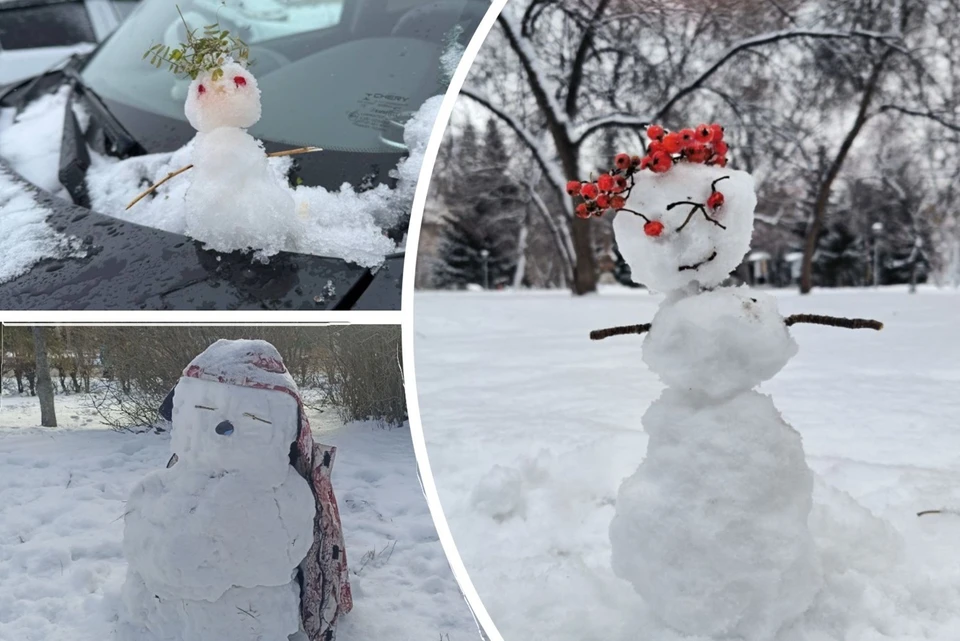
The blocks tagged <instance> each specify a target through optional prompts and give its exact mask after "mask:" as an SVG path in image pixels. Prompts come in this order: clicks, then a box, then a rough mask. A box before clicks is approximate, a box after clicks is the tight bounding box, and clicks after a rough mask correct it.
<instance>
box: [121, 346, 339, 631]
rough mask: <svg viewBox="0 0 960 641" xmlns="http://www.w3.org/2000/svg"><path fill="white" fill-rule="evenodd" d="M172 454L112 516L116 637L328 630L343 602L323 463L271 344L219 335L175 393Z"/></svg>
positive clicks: (329, 452) (335, 520) (327, 459)
mask: <svg viewBox="0 0 960 641" xmlns="http://www.w3.org/2000/svg"><path fill="white" fill-rule="evenodd" d="M172 421H173V430H172V436H171V447H172V449H173V452H174V454H173V456H172V457H171V459H170V462H169V463H168V464H167V467H166V469H161V470H157V471H155V472H152V473H151V474H148V475H147V476H146V477H145V478H144V479H143V480H142V481H141V482H140V483H138V484H137V485H136V487H134V489H133V491H132V492H131V494H130V498H129V500H128V501H127V506H126V513H125V514H124V533H123V534H124V536H123V550H124V555H125V556H126V559H127V563H128V567H127V577H126V582H125V583H124V585H123V589H122V593H121V598H122V604H123V609H122V613H121V625H122V626H123V628H122V630H123V632H122V635H121V636H122V638H127V639H130V640H131V641H133V640H136V641H200V640H207V639H209V640H221V639H222V640H226V639H229V640H230V641H261V640H266V639H270V640H272V641H282V640H285V639H287V638H288V637H290V636H291V635H299V638H301V639H304V638H305V639H306V640H307V641H332V640H333V639H334V635H335V632H336V625H337V620H338V618H339V616H340V615H341V614H345V613H346V612H349V610H350V609H351V606H352V598H351V592H350V584H349V581H348V574H347V565H346V555H345V551H344V543H343V533H342V530H341V526H340V516H339V512H338V510H337V504H336V499H335V498H334V494H333V487H332V485H331V483H330V472H331V468H332V466H333V459H334V455H335V452H336V449H335V448H333V447H328V446H323V445H320V444H317V443H314V441H313V438H312V436H311V432H310V424H309V422H308V421H307V418H306V416H305V414H304V411H303V403H302V401H301V399H300V396H299V392H298V391H297V386H296V384H295V383H294V381H293V378H292V377H291V376H290V374H289V372H288V371H287V370H286V368H285V366H284V364H283V360H282V358H281V357H280V354H279V353H278V352H277V350H276V348H274V347H273V345H271V344H269V343H267V342H265V341H259V340H239V341H227V340H220V341H217V342H215V343H213V344H212V345H211V346H210V347H208V348H207V349H206V350H205V351H204V352H203V353H201V354H200V355H199V356H197V357H196V358H194V359H193V361H192V362H191V363H190V364H189V365H188V366H187V367H186V369H185V370H184V372H183V376H182V377H181V378H180V381H179V382H178V383H177V386H176V388H174V391H173V410H172Z"/></svg>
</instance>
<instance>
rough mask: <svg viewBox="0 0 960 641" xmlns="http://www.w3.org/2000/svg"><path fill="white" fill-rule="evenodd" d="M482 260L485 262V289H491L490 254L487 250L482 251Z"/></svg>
mask: <svg viewBox="0 0 960 641" xmlns="http://www.w3.org/2000/svg"><path fill="white" fill-rule="evenodd" d="M480 259H481V260H482V261H483V288H484V289H490V269H489V264H488V263H489V261H490V252H489V251H488V250H486V249H481V250H480Z"/></svg>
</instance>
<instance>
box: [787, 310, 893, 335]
mask: <svg viewBox="0 0 960 641" xmlns="http://www.w3.org/2000/svg"><path fill="white" fill-rule="evenodd" d="M783 322H784V323H786V325H787V327H790V326H791V325H796V324H797V323H809V324H811V325H827V326H828V327H842V328H844V329H875V330H877V331H880V330H881V329H883V323H881V322H880V321H876V320H872V319H869V318H842V317H840V316H821V315H819V314H791V315H790V316H787V317H786V318H785V319H783Z"/></svg>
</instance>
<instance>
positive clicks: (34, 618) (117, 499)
mask: <svg viewBox="0 0 960 641" xmlns="http://www.w3.org/2000/svg"><path fill="white" fill-rule="evenodd" d="M80 398H81V397H79V396H57V398H56V402H57V417H58V419H59V422H60V424H61V426H62V427H59V428H54V429H47V428H39V427H36V426H38V425H39V424H40V410H39V405H38V404H37V401H36V399H35V398H29V397H15V396H3V397H2V398H0V400H2V407H0V640H3V641H8V640H9V641H13V640H17V641H103V640H105V639H110V638H112V636H113V628H114V617H115V613H116V611H117V607H118V602H117V599H118V594H119V590H120V586H121V584H122V583H123V580H124V575H125V572H126V563H125V561H124V559H123V555H122V548H121V540H122V536H123V518H122V517H123V513H124V501H125V500H126V498H127V495H128V493H129V491H130V489H131V487H132V486H133V485H134V484H135V483H136V482H138V481H139V480H140V479H141V478H142V477H143V476H144V475H145V474H146V473H147V472H150V471H152V470H155V469H158V468H161V467H163V466H164V465H165V464H166V462H167V459H169V458H170V450H169V443H170V439H169V436H167V435H156V434H130V433H121V432H115V431H112V430H110V429H106V428H104V427H103V426H102V425H101V424H100V423H99V420H98V417H97V416H96V414H95V413H94V412H93V410H91V409H89V408H87V407H85V406H83V404H82V403H80V402H79V399H80ZM310 421H311V424H312V426H313V431H314V437H315V439H316V440H317V441H320V442H323V443H327V444H331V445H336V446H337V447H338V448H339V450H338V452H337V460H336V465H335V467H334V472H333V484H334V488H335V490H336V492H337V499H338V501H339V505H340V513H341V517H342V519H343V527H344V536H345V538H346V546H347V555H348V556H347V558H348V561H349V564H350V574H351V577H350V578H351V584H352V586H353V596H354V609H353V611H352V612H350V613H349V614H348V615H346V616H345V617H343V618H342V619H341V622H340V626H339V628H338V634H337V639H338V640H340V641H368V640H372V639H391V640H410V641H414V640H416V641H424V640H431V639H433V640H435V639H438V638H440V639H443V640H444V641H446V640H447V639H449V640H450V641H468V640H472V639H476V638H478V637H479V634H478V632H477V629H476V626H475V624H474V622H473V617H472V615H471V614H470V611H469V608H468V606H467V605H466V603H465V602H464V600H463V598H462V597H461V595H460V592H459V589H458V587H457V584H456V581H455V579H454V578H453V574H452V573H451V571H450V569H449V567H448V565H447V562H446V557H445V556H444V554H443V550H442V548H441V546H440V544H439V542H438V540H437V534H436V530H435V529H434V526H433V521H432V519H431V517H430V513H429V510H428V509H427V505H426V502H425V500H424V498H423V494H422V492H421V489H420V485H419V482H418V480H417V475H416V462H415V459H414V454H413V447H412V443H411V441H410V431H409V430H408V429H406V428H398V429H391V430H384V429H380V428H379V427H377V426H375V425H373V424H371V423H352V424H349V425H342V424H341V423H340V421H339V420H338V419H337V418H336V416H335V415H334V414H333V412H331V411H327V412H324V413H322V414H318V413H311V414H310ZM211 641H213V640H211Z"/></svg>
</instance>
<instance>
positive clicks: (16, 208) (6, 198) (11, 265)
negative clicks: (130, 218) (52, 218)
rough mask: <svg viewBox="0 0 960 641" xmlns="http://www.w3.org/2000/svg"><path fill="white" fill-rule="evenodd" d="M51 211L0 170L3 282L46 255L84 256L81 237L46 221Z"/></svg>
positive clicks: (0, 266) (0, 278)
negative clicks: (68, 235) (53, 226)
mask: <svg viewBox="0 0 960 641" xmlns="http://www.w3.org/2000/svg"><path fill="white" fill-rule="evenodd" d="M49 213H50V212H49V211H48V210H47V209H45V208H44V207H42V206H40V205H38V204H37V202H36V201H35V200H34V199H33V196H32V195H31V194H30V192H29V191H27V189H25V188H24V186H23V185H22V184H20V183H18V182H17V181H16V180H14V179H13V178H12V177H11V176H9V175H7V174H6V173H5V172H4V171H2V170H0V239H2V240H0V242H2V250H0V283H5V282H7V281H8V280H12V279H14V278H16V277H17V276H19V275H21V274H23V273H25V272H27V271H28V270H29V269H30V268H31V267H33V265H34V264H35V263H37V261H39V260H42V259H44V258H64V257H67V256H74V257H80V256H83V255H84V252H83V251H82V250H81V249H80V247H81V243H80V240H79V239H77V238H71V237H67V236H64V235H63V234H60V233H58V232H57V231H55V230H54V229H53V228H52V227H51V226H50V225H48V224H47V222H46V218H47V215H48V214H49Z"/></svg>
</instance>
